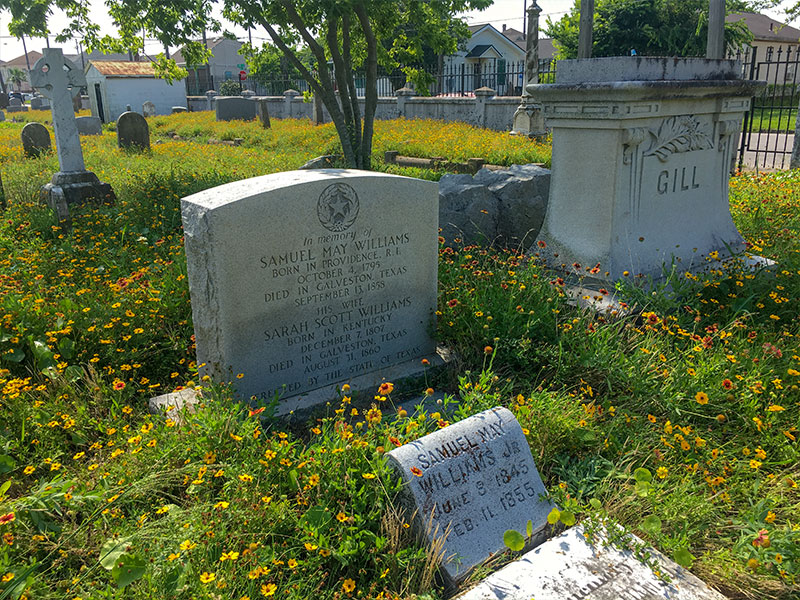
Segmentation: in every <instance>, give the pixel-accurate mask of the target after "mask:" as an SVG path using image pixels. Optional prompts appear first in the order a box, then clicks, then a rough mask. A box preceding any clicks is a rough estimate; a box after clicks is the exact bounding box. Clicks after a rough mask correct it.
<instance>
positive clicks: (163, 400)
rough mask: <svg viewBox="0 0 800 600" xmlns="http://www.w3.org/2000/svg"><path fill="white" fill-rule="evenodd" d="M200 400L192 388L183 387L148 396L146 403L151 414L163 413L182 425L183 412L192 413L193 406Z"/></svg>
mask: <svg viewBox="0 0 800 600" xmlns="http://www.w3.org/2000/svg"><path fill="white" fill-rule="evenodd" d="M199 402H200V395H199V394H198V393H197V391H196V390H194V389H193V388H184V389H182V390H178V391H177V392H170V393H168V394H162V395H160V396H155V397H153V398H150V400H149V402H148V403H147V406H148V410H149V411H150V412H151V413H153V414H165V415H166V416H167V417H168V418H170V419H172V420H173V421H175V422H176V423H177V424H178V425H182V424H183V422H184V420H185V417H184V413H189V414H191V413H193V412H194V411H195V406H196V405H197V404H198V403H199Z"/></svg>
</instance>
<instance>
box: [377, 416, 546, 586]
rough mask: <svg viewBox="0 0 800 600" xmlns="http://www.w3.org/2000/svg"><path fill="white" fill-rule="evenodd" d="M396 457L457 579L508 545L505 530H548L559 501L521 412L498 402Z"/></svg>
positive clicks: (427, 532) (423, 533)
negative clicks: (552, 496) (539, 465)
mask: <svg viewBox="0 0 800 600" xmlns="http://www.w3.org/2000/svg"><path fill="white" fill-rule="evenodd" d="M387 457H388V460H389V464H390V465H391V466H392V467H393V468H394V469H395V470H396V471H397V472H398V473H399V475H400V476H401V478H402V480H403V488H402V492H401V494H402V496H401V497H402V501H403V505H404V506H405V508H406V511H407V513H408V515H407V516H408V518H410V517H411V515H412V514H413V515H414V522H413V527H414V528H415V531H416V532H417V534H418V535H419V536H420V537H421V538H423V539H425V540H426V541H427V542H428V543H429V544H433V543H434V542H435V541H436V540H437V539H438V540H440V541H441V540H443V547H442V550H443V564H442V567H443V569H444V571H445V573H446V574H447V575H448V576H449V577H450V578H451V579H452V580H453V581H454V582H457V581H460V580H462V579H463V578H464V577H465V576H466V575H467V574H468V573H469V572H470V570H471V569H472V568H473V567H475V566H477V565H480V564H481V563H482V562H484V561H485V560H486V559H488V558H489V557H490V556H492V555H494V554H496V553H498V552H502V551H503V550H504V549H505V546H504V544H503V534H504V533H505V532H506V531H507V530H509V529H514V530H516V531H519V532H521V533H523V534H524V533H525V532H526V529H527V524H528V521H529V520H530V521H532V522H533V532H534V534H535V535H536V534H539V535H541V534H542V533H543V532H545V531H546V530H547V515H548V513H550V511H551V510H552V509H553V506H554V505H553V504H552V503H551V502H550V501H549V500H546V499H545V498H544V496H546V494H547V490H546V489H545V487H544V484H543V483H542V479H541V477H540V476H539V472H538V471H537V470H536V465H535V463H534V461H533V456H532V455H531V450H530V447H529V446H528V442H527V440H526V439H525V434H524V433H523V431H522V427H520V425H519V423H518V422H517V420H516V418H515V417H514V415H513V414H512V413H511V411H509V410H508V409H506V408H493V409H491V410H487V411H484V412H481V413H478V414H476V415H473V416H471V417H468V418H466V419H464V420H463V421H459V422H458V423H454V424H453V425H450V426H449V427H445V428H444V429H440V430H439V431H436V432H434V433H431V434H429V435H426V436H424V437H421V438H419V439H418V440H416V441H414V442H410V443H408V444H404V445H403V446H400V447H399V448H395V449H394V450H392V451H391V452H389V453H388V454H387Z"/></svg>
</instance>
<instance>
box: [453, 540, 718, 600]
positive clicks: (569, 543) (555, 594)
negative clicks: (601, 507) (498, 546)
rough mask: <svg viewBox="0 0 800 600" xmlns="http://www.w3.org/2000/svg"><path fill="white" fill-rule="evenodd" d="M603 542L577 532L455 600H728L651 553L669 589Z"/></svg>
mask: <svg viewBox="0 0 800 600" xmlns="http://www.w3.org/2000/svg"><path fill="white" fill-rule="evenodd" d="M630 539H631V540H632V541H633V542H636V543H641V540H639V539H638V538H636V537H634V536H630ZM597 542H598V543H597V544H595V545H592V544H590V543H589V542H588V541H587V540H586V538H585V537H584V530H583V528H582V527H581V526H576V527H572V528H570V529H568V530H567V531H565V532H564V533H562V534H561V535H559V536H558V537H555V538H553V539H551V540H548V541H547V542H545V543H544V544H542V545H540V546H539V547H537V548H536V549H534V550H531V551H530V552H528V553H527V554H525V555H524V556H523V557H522V558H520V559H519V560H516V561H514V562H513V563H511V564H509V565H507V566H506V567H504V568H502V569H501V570H499V571H498V572H496V573H494V574H492V575H490V576H489V577H487V578H486V579H485V580H483V581H482V582H481V583H480V584H478V585H477V586H476V587H474V588H472V589H470V590H469V591H467V592H465V593H464V594H462V595H460V596H457V597H456V598H455V599H454V600H531V599H535V600H725V597H724V596H723V595H722V594H720V593H719V592H717V591H715V590H713V589H711V588H710V587H708V586H707V585H706V584H705V583H703V582H702V581H701V580H700V579H698V578H697V577H695V576H694V575H692V574H691V573H690V572H689V571H687V570H686V569H684V568H682V567H680V566H678V565H677V564H675V563H674V562H672V561H671V560H669V559H668V558H666V557H664V556H663V555H662V554H660V553H658V552H656V551H655V550H653V549H650V550H649V552H650V553H651V555H652V556H653V558H654V559H655V560H656V561H657V562H658V567H657V568H658V570H659V571H660V572H661V573H662V574H664V575H667V576H669V578H670V580H671V581H670V582H669V583H665V582H664V581H662V580H661V579H659V578H658V577H657V576H656V575H655V574H654V573H653V571H652V570H651V568H650V567H648V566H646V565H644V564H643V563H641V562H640V561H639V560H637V559H636V558H635V557H634V555H633V553H632V552H631V551H630V550H622V549H620V548H618V547H615V546H605V545H604V544H603V543H602V540H600V539H598V540H597Z"/></svg>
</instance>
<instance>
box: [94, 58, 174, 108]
mask: <svg viewBox="0 0 800 600" xmlns="http://www.w3.org/2000/svg"><path fill="white" fill-rule="evenodd" d="M86 85H87V87H88V94H89V104H90V106H91V109H92V116H95V117H100V120H101V121H103V123H109V122H111V121H116V120H117V118H118V117H119V116H120V115H121V114H122V113H123V112H125V111H126V110H127V107H128V106H130V107H131V110H133V111H135V112H138V113H141V112H142V104H144V103H145V102H148V101H149V102H152V103H153V104H154V105H155V109H156V114H158V115H168V114H170V113H171V112H172V107H173V106H186V89H185V86H184V83H183V81H173V82H172V83H169V82H167V81H166V80H165V79H160V78H158V77H156V72H155V68H154V67H153V63H152V62H150V61H149V60H148V61H140V62H129V61H117V60H91V61H89V64H88V65H86Z"/></svg>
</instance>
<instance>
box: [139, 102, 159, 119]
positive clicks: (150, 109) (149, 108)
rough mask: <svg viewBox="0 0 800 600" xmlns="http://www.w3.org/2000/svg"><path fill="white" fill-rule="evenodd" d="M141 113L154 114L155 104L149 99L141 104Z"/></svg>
mask: <svg viewBox="0 0 800 600" xmlns="http://www.w3.org/2000/svg"><path fill="white" fill-rule="evenodd" d="M142 115H143V116H145V117H154V116H156V105H155V104H153V103H152V102H150V100H148V101H147V102H145V103H144V104H142Z"/></svg>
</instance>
